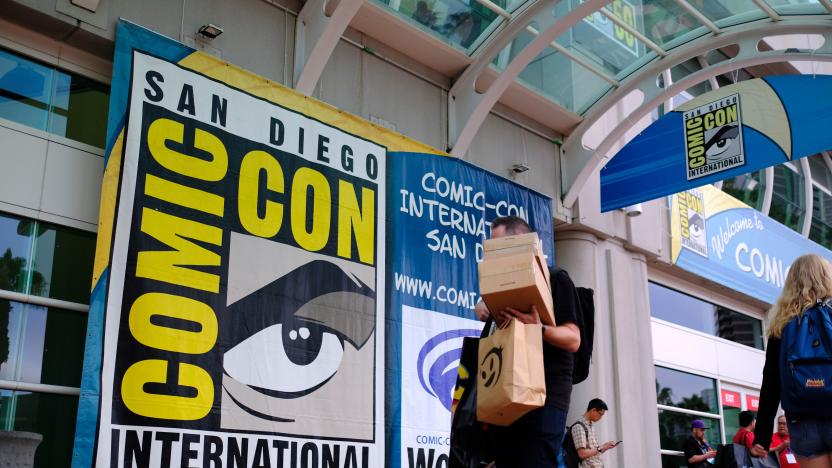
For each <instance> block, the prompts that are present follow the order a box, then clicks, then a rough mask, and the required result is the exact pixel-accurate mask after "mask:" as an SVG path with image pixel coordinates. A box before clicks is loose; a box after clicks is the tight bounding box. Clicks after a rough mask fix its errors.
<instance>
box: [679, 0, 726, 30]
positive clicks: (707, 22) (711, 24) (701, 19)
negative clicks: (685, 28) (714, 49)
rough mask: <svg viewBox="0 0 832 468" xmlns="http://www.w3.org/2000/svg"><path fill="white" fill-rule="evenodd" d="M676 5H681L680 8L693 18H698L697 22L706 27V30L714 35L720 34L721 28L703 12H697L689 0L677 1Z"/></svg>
mask: <svg viewBox="0 0 832 468" xmlns="http://www.w3.org/2000/svg"><path fill="white" fill-rule="evenodd" d="M676 3H678V4H679V6H680V7H682V8H684V9H685V11H687V12H688V13H690V15H691V16H693V17H694V18H696V20H697V21H699V22H700V23H702V24H703V25H705V27H706V28H708V29H710V30H711V32H712V33H714V34H719V32H720V31H719V28H718V27H717V25H715V24H714V22H713V21H711V20H710V19H708V17H707V16H705V15H704V14H703V13H702V12H701V11H699V10H697V9H696V8H695V7H694V6H693V5H691V4H690V3H688V2H687V0H676Z"/></svg>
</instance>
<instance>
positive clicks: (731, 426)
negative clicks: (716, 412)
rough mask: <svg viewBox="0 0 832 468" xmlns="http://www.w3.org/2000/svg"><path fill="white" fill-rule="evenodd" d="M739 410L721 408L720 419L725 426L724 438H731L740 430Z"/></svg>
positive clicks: (728, 407) (727, 407)
mask: <svg viewBox="0 0 832 468" xmlns="http://www.w3.org/2000/svg"><path fill="white" fill-rule="evenodd" d="M741 411H742V410H741V409H740V408H732V407H730V406H723V407H722V418H723V420H724V423H723V424H725V438H726V439H727V438H729V437H730V438H732V439H733V437H734V434H736V433H737V431H738V430H740V412H741Z"/></svg>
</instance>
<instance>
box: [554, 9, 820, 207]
mask: <svg viewBox="0 0 832 468" xmlns="http://www.w3.org/2000/svg"><path fill="white" fill-rule="evenodd" d="M786 34H818V35H822V36H823V38H824V40H825V42H824V44H823V46H822V47H821V48H819V49H817V50H814V51H812V50H793V49H789V50H785V51H783V50H773V51H759V50H757V44H758V43H759V42H760V41H761V40H762V39H764V38H765V37H769V36H775V35H786ZM733 45H737V46H739V52H738V53H737V55H736V56H735V57H734V58H732V59H729V60H727V61H724V62H719V63H717V64H714V65H709V66H707V67H705V68H703V69H702V70H700V71H698V72H696V73H693V74H691V75H688V76H687V77H685V78H683V79H681V80H679V81H677V82H675V83H673V84H672V85H670V86H668V87H666V88H660V87H659V86H658V83H657V79H656V78H657V76H658V75H659V74H661V73H662V72H663V71H664V70H667V69H670V68H672V67H674V66H676V65H679V64H681V63H683V62H686V61H688V60H690V59H695V58H696V57H698V56H700V55H702V54H704V53H706V52H708V51H711V50H714V49H719V48H723V47H727V46H733ZM787 61H817V62H832V29H830V22H829V21H828V20H825V19H788V18H784V19H782V20H781V21H777V22H774V23H772V22H771V21H768V20H766V21H758V22H755V23H748V24H744V25H739V26H736V27H733V28H730V29H725V30H723V32H722V34H720V35H719V36H711V37H706V38H703V39H700V40H696V41H692V42H690V43H688V44H685V45H683V46H680V47H678V48H677V49H675V50H674V51H673V52H672V53H671V54H669V55H668V56H666V57H665V58H664V59H662V60H658V61H653V62H651V63H650V64H648V65H647V66H644V67H642V68H641V69H639V70H638V71H637V72H636V73H634V74H633V75H631V76H629V77H628V78H627V79H625V80H624V81H623V82H622V85H621V86H620V87H619V88H618V89H616V90H615V91H614V92H612V93H611V94H609V95H608V96H607V97H606V98H604V99H603V100H601V101H600V102H598V103H596V104H595V105H594V106H593V107H592V108H591V109H590V111H589V112H588V113H587V114H586V115H585V120H584V121H583V122H582V123H581V124H580V125H579V126H578V127H577V128H576V129H575V130H574V131H573V132H572V133H571V134H570V135H569V137H568V138H567V139H566V141H565V142H564V145H563V158H562V171H561V174H562V179H563V180H562V192H563V193H564V196H563V205H564V207H566V208H571V207H572V205H574V203H575V201H576V200H577V198H578V195H579V194H580V192H581V190H582V189H583V187H584V186H585V185H586V183H587V181H588V180H589V178H590V176H591V175H592V174H594V173H595V172H597V171H599V170H600V169H601V168H602V167H603V166H604V165H605V164H606V163H607V161H608V160H609V159H610V156H608V155H607V153H608V152H609V151H610V149H611V148H612V147H613V146H614V145H615V144H616V143H618V142H620V140H621V139H622V138H623V137H624V135H625V134H626V132H627V131H629V130H630V129H631V128H632V127H633V124H632V122H635V121H638V120H640V119H641V118H643V117H644V116H646V115H648V114H649V113H650V112H652V111H653V110H654V109H656V108H657V107H659V105H660V104H662V103H663V102H664V101H665V100H667V99H669V98H671V97H673V96H676V95H677V94H679V93H681V92H682V91H684V90H686V89H688V88H690V87H692V86H694V85H696V84H699V83H701V82H703V81H707V80H709V79H711V78H713V77H715V76H718V75H722V74H725V73H729V72H732V71H735V70H739V69H742V68H747V67H753V66H757V65H764V64H769V63H778V62H787ZM634 90H638V91H641V92H642V93H643V95H644V100H643V102H642V103H641V104H640V105H639V106H638V107H637V108H636V109H635V110H633V111H632V112H631V113H630V114H629V116H628V118H627V119H625V120H623V121H622V122H620V123H619V124H618V125H617V126H616V127H615V128H614V129H613V130H612V131H611V132H609V133H608V134H607V135H606V136H605V137H604V139H603V140H602V141H601V142H600V144H599V145H598V146H597V147H596V148H586V147H584V146H583V144H582V140H583V137H584V135H585V134H586V132H587V131H588V130H589V129H590V128H591V127H592V125H593V124H594V123H595V122H596V121H597V120H598V119H599V118H600V117H601V116H602V115H603V114H604V113H605V112H606V111H608V110H609V109H611V108H612V107H613V106H615V105H616V104H617V103H618V102H619V101H620V100H622V99H623V98H624V97H626V96H627V95H628V94H630V93H631V92H632V91H634Z"/></svg>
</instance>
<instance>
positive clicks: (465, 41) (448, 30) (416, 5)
mask: <svg viewBox="0 0 832 468" xmlns="http://www.w3.org/2000/svg"><path fill="white" fill-rule="evenodd" d="M378 2H379V3H381V4H383V5H385V6H387V8H389V9H391V10H393V11H394V12H396V14H397V15H398V16H400V17H402V18H404V19H405V20H407V21H408V22H411V23H414V24H417V25H418V26H419V27H420V28H422V29H424V30H426V31H427V32H430V33H432V34H433V35H434V36H437V37H439V38H440V39H442V40H443V41H445V42H447V43H448V44H450V45H452V46H455V47H458V48H460V49H462V50H464V51H468V50H469V48H471V47H472V46H473V45H475V44H476V43H477V42H478V39H480V37H481V36H482V35H483V33H484V32H486V31H487V30H488V29H489V27H491V26H492V23H494V20H495V19H498V18H499V17H498V16H497V14H496V13H494V12H493V11H491V10H489V9H488V8H486V7H485V6H483V5H482V4H481V3H480V2H477V1H474V0H378ZM494 3H495V4H496V5H497V6H499V7H500V8H506V6H507V5H506V2H505V0H495V1H494ZM509 6H517V2H512V4H511V5H509Z"/></svg>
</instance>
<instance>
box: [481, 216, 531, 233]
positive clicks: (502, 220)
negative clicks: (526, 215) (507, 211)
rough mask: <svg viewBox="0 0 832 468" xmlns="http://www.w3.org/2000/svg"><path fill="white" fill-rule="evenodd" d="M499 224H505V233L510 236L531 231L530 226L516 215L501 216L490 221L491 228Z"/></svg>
mask: <svg viewBox="0 0 832 468" xmlns="http://www.w3.org/2000/svg"><path fill="white" fill-rule="evenodd" d="M500 226H505V228H506V234H508V235H510V236H513V235H515V234H526V233H529V232H532V227H531V226H529V223H527V222H526V220H524V219H523V218H520V217H518V216H501V217H499V218H494V220H493V221H491V229H492V230H493V229H494V228H496V227H500Z"/></svg>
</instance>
